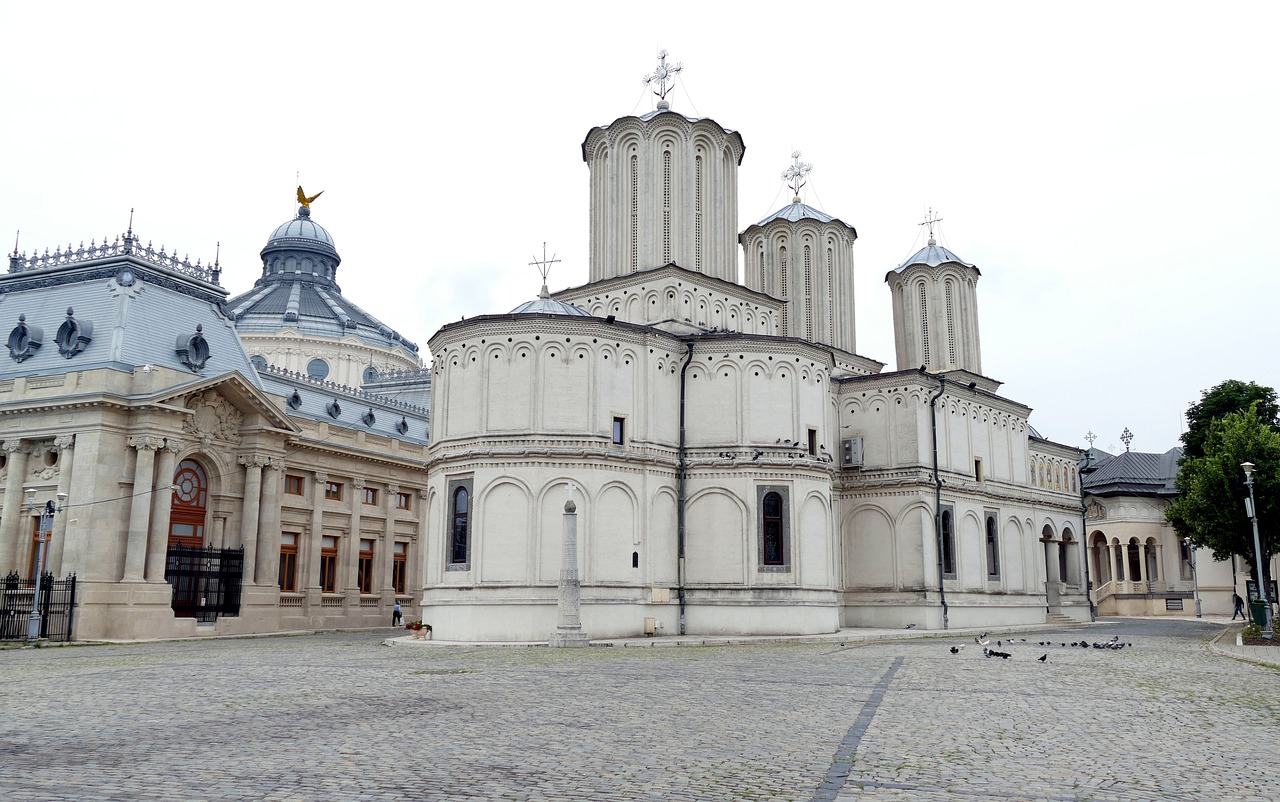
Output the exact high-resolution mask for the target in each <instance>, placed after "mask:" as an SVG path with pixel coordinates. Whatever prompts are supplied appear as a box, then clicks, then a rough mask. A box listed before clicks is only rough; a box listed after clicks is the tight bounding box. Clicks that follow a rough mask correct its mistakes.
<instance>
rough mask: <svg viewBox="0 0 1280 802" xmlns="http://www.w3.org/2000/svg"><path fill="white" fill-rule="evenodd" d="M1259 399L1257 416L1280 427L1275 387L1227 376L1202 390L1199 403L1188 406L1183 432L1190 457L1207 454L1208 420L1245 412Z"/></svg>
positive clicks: (1184, 445) (1271, 425) (1273, 425)
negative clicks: (1218, 382) (1205, 448)
mask: <svg viewBox="0 0 1280 802" xmlns="http://www.w3.org/2000/svg"><path fill="white" fill-rule="evenodd" d="M1255 401H1256V402H1259V406H1258V416H1259V417H1261V418H1262V420H1263V421H1265V422H1266V423H1267V425H1268V426H1270V427H1271V428H1272V429H1275V430H1277V431H1280V406H1277V405H1276V391H1275V390H1273V389H1271V388H1270V387H1263V386H1262V385H1260V384H1254V383H1253V382H1242V381H1240V380H1239V379H1228V380H1226V381H1224V382H1223V383H1221V384H1219V385H1217V386H1216V387H1211V388H1209V389H1208V390H1205V391H1204V392H1202V393H1201V394H1200V403H1198V404H1193V405H1192V406H1191V408H1190V409H1188V410H1187V431H1186V432H1185V433H1184V434H1183V435H1182V451H1183V455H1184V456H1187V457H1203V456H1204V440H1205V437H1207V436H1208V434H1209V424H1211V423H1213V422H1214V421H1215V420H1217V419H1218V418H1221V417H1222V416H1223V415H1226V414H1227V413H1228V412H1244V411H1245V410H1247V409H1249V407H1250V406H1252V405H1253V403H1254V402H1255Z"/></svg>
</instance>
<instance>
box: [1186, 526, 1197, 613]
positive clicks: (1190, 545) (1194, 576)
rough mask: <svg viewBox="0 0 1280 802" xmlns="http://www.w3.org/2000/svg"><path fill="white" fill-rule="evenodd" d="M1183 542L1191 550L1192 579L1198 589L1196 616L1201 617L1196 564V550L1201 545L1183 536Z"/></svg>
mask: <svg viewBox="0 0 1280 802" xmlns="http://www.w3.org/2000/svg"><path fill="white" fill-rule="evenodd" d="M1182 542H1183V543H1186V544H1187V550H1188V551H1190V552H1191V581H1193V582H1195V589H1196V618H1200V617H1201V615H1200V573H1199V570H1198V568H1197V566H1196V550H1197V549H1199V548H1200V547H1199V546H1197V545H1196V544H1194V543H1192V542H1191V538H1189V537H1188V538H1183V540H1182Z"/></svg>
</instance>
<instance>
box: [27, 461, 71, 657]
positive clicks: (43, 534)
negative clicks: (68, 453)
mask: <svg viewBox="0 0 1280 802" xmlns="http://www.w3.org/2000/svg"><path fill="white" fill-rule="evenodd" d="M26 493H27V505H26V507H27V512H28V513H33V512H35V511H36V510H37V509H39V510H40V526H39V527H38V528H37V529H36V581H35V588H34V589H33V590H32V593H31V617H30V618H29V619H27V643H28V644H33V643H35V642H36V641H38V640H40V582H41V580H42V579H43V578H44V553H45V549H46V548H47V547H48V544H49V538H50V537H51V536H52V535H53V516H54V515H55V514H56V513H59V512H62V502H63V501H65V500H66V498H67V494H66V493H59V494H58V506H56V507H55V506H54V505H53V502H52V501H46V502H45V503H44V506H43V507H37V506H36V490H35V488H33V487H29V488H27V491H26Z"/></svg>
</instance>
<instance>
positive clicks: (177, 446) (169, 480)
mask: <svg viewBox="0 0 1280 802" xmlns="http://www.w3.org/2000/svg"><path fill="white" fill-rule="evenodd" d="M184 445H185V444H184V443H183V442H182V441H181V440H177V439H175V438H172V437H166V438H165V441H164V448H162V449H160V458H159V459H158V460H157V461H156V478H157V484H158V485H159V487H158V488H157V489H156V492H155V493H153V494H152V497H153V498H152V501H151V535H150V536H149V537H148V538H147V581H148V582H163V581H164V559H165V554H167V553H168V551H169V515H170V513H172V512H173V491H172V490H169V491H167V492H166V491H165V489H164V488H165V486H166V485H172V484H173V474H174V470H173V469H174V465H175V464H176V463H177V461H178V452H179V451H181V450H182V449H183V446H184Z"/></svg>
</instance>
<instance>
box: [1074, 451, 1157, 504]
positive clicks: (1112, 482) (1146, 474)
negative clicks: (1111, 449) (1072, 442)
mask: <svg viewBox="0 0 1280 802" xmlns="http://www.w3.org/2000/svg"><path fill="white" fill-rule="evenodd" d="M1086 457H1087V458H1088V461H1089V462H1090V463H1092V462H1093V460H1094V459H1100V462H1097V463H1096V467H1093V468H1092V470H1089V469H1088V468H1087V467H1085V463H1083V462H1082V473H1083V475H1082V479H1081V483H1082V484H1083V485H1084V489H1085V492H1087V493H1090V494H1091V495H1095V496H1122V495H1124V496H1161V497H1168V496H1176V495H1177V494H1178V489H1177V486H1176V484H1175V480H1176V479H1177V476H1178V461H1179V460H1181V459H1182V449H1181V448H1171V449H1169V450H1168V451H1166V452H1164V453H1163V454H1151V453H1147V452H1142V451H1126V452H1124V453H1122V454H1117V455H1115V456H1111V455H1109V454H1107V453H1106V452H1104V451H1098V450H1097V449H1090V450H1089V451H1088V452H1086ZM1084 471H1088V472H1084Z"/></svg>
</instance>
